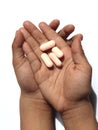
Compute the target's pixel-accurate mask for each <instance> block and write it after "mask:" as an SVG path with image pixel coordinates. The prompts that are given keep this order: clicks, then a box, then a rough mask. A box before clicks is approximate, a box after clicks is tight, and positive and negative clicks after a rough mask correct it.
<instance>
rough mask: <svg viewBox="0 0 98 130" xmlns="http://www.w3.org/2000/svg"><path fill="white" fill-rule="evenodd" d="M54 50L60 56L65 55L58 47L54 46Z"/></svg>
mask: <svg viewBox="0 0 98 130" xmlns="http://www.w3.org/2000/svg"><path fill="white" fill-rule="evenodd" d="M52 52H53V53H55V55H56V56H57V57H58V58H61V57H63V52H62V51H61V50H60V49H59V48H58V47H53V48H52Z"/></svg>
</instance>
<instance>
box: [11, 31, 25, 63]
mask: <svg viewBox="0 0 98 130" xmlns="http://www.w3.org/2000/svg"><path fill="white" fill-rule="evenodd" d="M23 43H24V38H23V36H22V33H21V32H20V31H19V30H18V31H17V32H16V35H15V38H14V41H13V43H12V53H13V64H14V65H16V64H18V63H19V62H20V60H21V59H22V58H24V52H23V49H22V45H23Z"/></svg>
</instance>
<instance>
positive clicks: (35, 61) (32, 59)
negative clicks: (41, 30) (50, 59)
mask: <svg viewBox="0 0 98 130" xmlns="http://www.w3.org/2000/svg"><path fill="white" fill-rule="evenodd" d="M23 50H24V52H25V54H26V57H27V59H28V61H29V63H30V65H31V66H32V70H33V72H34V73H35V72H37V71H38V70H39V68H40V66H41V62H40V60H39V58H38V57H37V55H36V54H35V53H34V52H33V51H32V49H31V47H30V46H29V44H28V43H27V42H24V44H23Z"/></svg>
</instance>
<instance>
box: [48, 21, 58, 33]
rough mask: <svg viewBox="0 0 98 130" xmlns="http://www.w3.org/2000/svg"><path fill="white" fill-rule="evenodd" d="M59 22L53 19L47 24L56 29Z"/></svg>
mask: <svg viewBox="0 0 98 130" xmlns="http://www.w3.org/2000/svg"><path fill="white" fill-rule="evenodd" d="M59 24H60V21H59V20H57V19H55V20H53V21H51V23H50V24H49V26H50V28H52V29H53V30H54V31H56V30H57V28H58V26H59Z"/></svg>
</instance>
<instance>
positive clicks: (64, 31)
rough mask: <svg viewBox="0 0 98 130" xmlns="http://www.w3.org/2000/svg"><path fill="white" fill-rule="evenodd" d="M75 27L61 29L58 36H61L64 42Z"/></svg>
mask: <svg viewBox="0 0 98 130" xmlns="http://www.w3.org/2000/svg"><path fill="white" fill-rule="evenodd" d="M74 29H75V27H74V25H71V24H70V25H67V26H65V27H64V28H63V29H61V30H60V31H59V32H58V34H59V36H61V37H62V38H63V39H64V40H66V38H68V36H69V35H70V34H71V33H72V32H73V31H74Z"/></svg>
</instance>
